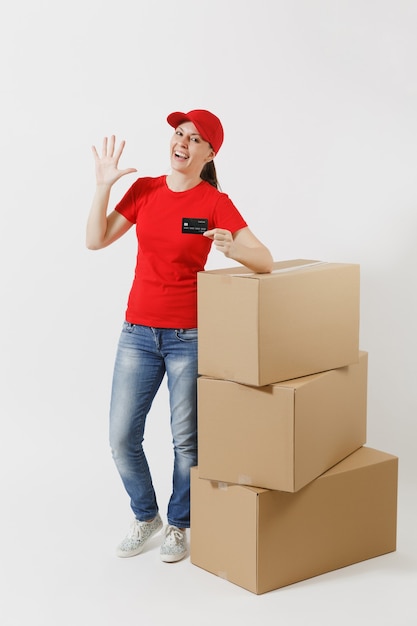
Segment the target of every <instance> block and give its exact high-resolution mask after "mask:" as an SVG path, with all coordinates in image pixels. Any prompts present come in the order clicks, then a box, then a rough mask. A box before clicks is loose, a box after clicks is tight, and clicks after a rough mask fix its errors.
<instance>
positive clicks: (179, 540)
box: [161, 524, 187, 563]
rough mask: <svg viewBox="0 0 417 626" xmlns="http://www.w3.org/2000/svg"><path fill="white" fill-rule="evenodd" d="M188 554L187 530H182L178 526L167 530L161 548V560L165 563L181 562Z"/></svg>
mask: <svg viewBox="0 0 417 626" xmlns="http://www.w3.org/2000/svg"><path fill="white" fill-rule="evenodd" d="M186 554H187V535H186V531H185V530H180V529H179V528H177V527H176V526H170V524H168V526H167V527H166V528H165V539H164V543H163V544H162V546H161V559H162V560H163V561H165V563H174V562H175V561H180V560H181V559H183V558H184V557H185V555H186Z"/></svg>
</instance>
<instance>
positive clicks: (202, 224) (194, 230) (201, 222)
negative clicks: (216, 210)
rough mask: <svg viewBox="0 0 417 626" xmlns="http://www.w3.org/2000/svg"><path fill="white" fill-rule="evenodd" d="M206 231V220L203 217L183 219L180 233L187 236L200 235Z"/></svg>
mask: <svg viewBox="0 0 417 626" xmlns="http://www.w3.org/2000/svg"><path fill="white" fill-rule="evenodd" d="M207 229H208V219H205V218H203V217H183V218H182V232H183V233H186V234H189V235H201V234H202V233H205V232H206V230H207Z"/></svg>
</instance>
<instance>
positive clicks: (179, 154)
mask: <svg viewBox="0 0 417 626" xmlns="http://www.w3.org/2000/svg"><path fill="white" fill-rule="evenodd" d="M175 156H177V157H181V158H182V159H188V157H187V155H186V154H184V153H183V152H176V153H175Z"/></svg>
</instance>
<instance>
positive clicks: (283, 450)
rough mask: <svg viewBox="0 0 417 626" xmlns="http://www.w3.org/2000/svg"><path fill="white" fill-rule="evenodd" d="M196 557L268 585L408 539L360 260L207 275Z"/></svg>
mask: <svg viewBox="0 0 417 626" xmlns="http://www.w3.org/2000/svg"><path fill="white" fill-rule="evenodd" d="M198 311H199V322H198V323H199V373H200V378H199V379H198V413H199V423H198V428H199V461H198V467H196V468H194V469H193V470H192V476H191V562H192V563H193V564H194V565H197V566H200V567H202V568H204V569H207V570H208V571H210V572H212V573H214V574H216V575H218V576H222V577H224V578H226V579H228V580H230V581H231V582H233V583H236V584H238V585H241V586H242V587H244V588H246V589H248V590H250V591H253V592H254V593H264V592H266V591H270V590H272V589H277V588H279V587H282V586H284V585H288V584H291V583H293V582H297V581H299V580H303V579H305V578H309V577H311V576H315V575H318V574H322V573H325V572H328V571H331V570H333V569H336V568H340V567H343V566H346V565H350V564H352V563H356V562H358V561H361V560H364V559H368V558H371V557H375V556H378V555H381V554H384V553H386V552H390V551H393V550H395V548H396V501H397V461H398V460H397V458H396V457H395V456H392V455H389V454H386V453H384V452H380V451H378V450H374V449H372V448H367V447H365V446H364V444H365V443H366V398H367V367H368V358H367V357H368V355H367V353H366V352H364V351H360V350H359V266H357V265H352V264H340V263H323V262H318V261H309V260H296V261H288V262H282V263H275V264H274V269H273V271H272V273H271V274H252V273H249V272H248V271H247V270H245V268H242V267H239V268H228V269H224V270H214V271H209V272H202V273H200V274H199V275H198Z"/></svg>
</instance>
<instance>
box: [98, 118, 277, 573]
mask: <svg viewBox="0 0 417 626" xmlns="http://www.w3.org/2000/svg"><path fill="white" fill-rule="evenodd" d="M167 121H168V123H169V124H170V125H171V126H172V127H173V128H174V129H175V132H174V134H173V137H172V139H171V143H170V160H171V173H170V174H169V175H168V176H160V177H157V178H139V179H138V180H136V182H135V183H133V185H132V186H131V187H130V189H129V190H128V191H127V193H126V194H125V195H124V197H123V198H122V200H121V201H120V202H119V203H118V204H117V205H116V207H115V209H114V210H113V211H112V212H110V213H109V214H107V209H108V203H109V196H110V190H111V188H112V186H113V184H114V183H115V182H116V181H117V180H118V179H119V178H121V177H122V176H124V175H126V174H130V173H133V172H136V171H137V170H135V169H133V168H129V169H123V170H122V169H119V168H118V163H119V159H120V157H121V154H122V152H123V149H124V142H121V144H120V146H119V147H118V148H117V149H116V148H115V137H114V136H113V137H111V138H110V139H107V138H105V139H104V141H103V148H102V153H101V155H99V154H98V152H97V150H96V148H95V147H94V146H93V154H94V158H95V167H96V181H97V187H96V192H95V195H94V199H93V203H92V207H91V211H90V215H89V218H88V222H87V241H86V243H87V247H88V248H89V249H91V250H98V249H100V248H104V247H105V246H108V245H110V244H111V243H113V242H114V241H116V240H117V239H119V238H120V237H121V236H122V235H124V234H125V233H126V232H127V231H128V230H129V229H130V228H131V227H132V226H133V225H135V226H136V233H137V238H138V255H137V263H136V272H135V278H134V281H133V285H132V288H131V291H130V295H129V299H128V305H127V310H126V318H125V322H124V324H123V329H122V333H121V337H120V341H119V345H118V351H117V356H116V363H115V368H114V377H113V385H112V396H111V406H110V445H111V450H112V455H113V458H114V461H115V464H116V466H117V469H118V471H119V473H120V476H121V478H122V481H123V484H124V487H125V489H126V491H127V493H128V495H129V496H130V502H131V508H132V510H133V513H134V515H135V518H134V520H133V522H132V525H131V528H130V530H129V532H128V534H127V536H126V537H125V539H124V540H123V541H122V542H121V544H120V545H119V546H118V548H117V554H118V556H120V557H129V556H134V555H136V554H139V553H140V552H141V551H142V550H143V547H144V545H145V543H146V542H147V541H148V540H149V539H150V538H151V537H152V536H153V535H154V534H156V533H157V532H158V531H159V530H161V528H162V526H163V524H162V520H161V517H160V515H159V510H158V504H157V499H156V495H155V491H154V488H153V484H152V478H151V474H150V471H149V467H148V463H147V460H146V457H145V454H144V451H143V448H142V442H143V435H144V429H145V421H146V416H147V414H148V412H149V410H150V407H151V404H152V401H153V399H154V397H155V394H156V392H157V391H158V388H159V386H160V384H161V382H162V379H163V378H164V375H165V373H166V374H167V382H168V389H169V399H170V411H171V430H172V437H173V446H174V470H173V486H172V495H171V498H170V501H169V504H168V512H167V520H168V525H167V527H166V529H165V537H164V541H163V544H162V546H161V558H162V560H163V561H165V562H174V561H179V560H180V559H182V558H183V557H184V556H185V555H186V553H187V545H186V529H187V528H189V525H190V502H189V500H190V478H189V471H190V467H192V466H194V465H196V464H197V416H196V381H197V329H196V326H197V272H199V271H201V270H203V269H204V266H205V263H206V260H207V256H208V253H209V251H210V248H211V245H212V243H214V245H215V247H216V248H217V250H219V251H220V252H222V253H223V254H224V255H225V256H226V257H228V258H230V259H234V260H235V261H237V262H239V263H242V264H244V265H245V266H247V267H248V268H249V269H250V270H252V271H254V272H269V271H271V268H272V257H271V254H270V252H269V250H268V249H267V248H266V247H265V246H264V245H263V244H262V243H261V242H260V241H259V240H258V239H257V238H256V237H255V236H254V235H253V233H252V232H251V231H250V230H249V228H248V226H247V224H246V222H245V221H244V219H243V218H242V216H241V215H240V213H239V212H238V210H237V209H236V207H235V206H234V205H233V203H232V202H231V200H230V199H229V198H228V196H227V195H226V194H224V193H221V192H220V191H219V190H218V184H217V178H216V170H215V167H214V163H213V159H214V157H215V155H216V154H217V153H218V151H219V149H220V147H221V145H222V142H223V128H222V124H221V122H220V120H219V119H218V118H217V117H216V116H215V115H213V114H212V113H210V112H209V111H206V110H201V109H199V110H193V111H190V112H188V113H179V112H176V113H171V115H169V116H168V118H167Z"/></svg>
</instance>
